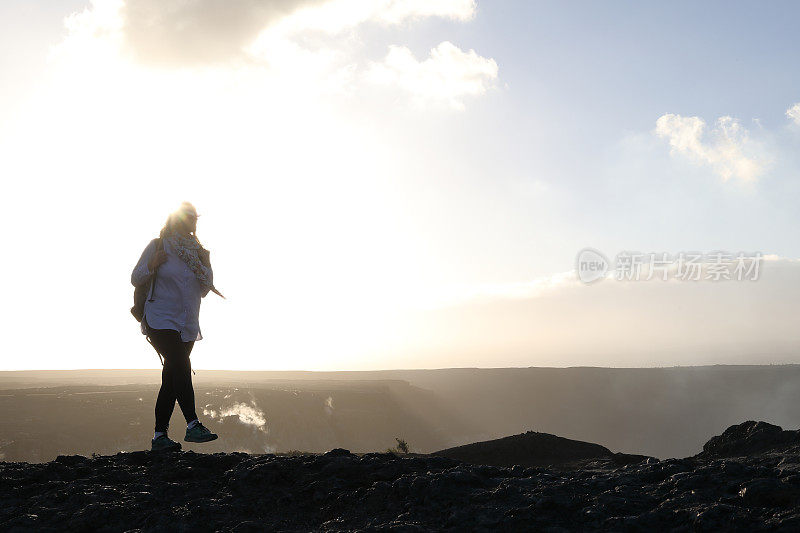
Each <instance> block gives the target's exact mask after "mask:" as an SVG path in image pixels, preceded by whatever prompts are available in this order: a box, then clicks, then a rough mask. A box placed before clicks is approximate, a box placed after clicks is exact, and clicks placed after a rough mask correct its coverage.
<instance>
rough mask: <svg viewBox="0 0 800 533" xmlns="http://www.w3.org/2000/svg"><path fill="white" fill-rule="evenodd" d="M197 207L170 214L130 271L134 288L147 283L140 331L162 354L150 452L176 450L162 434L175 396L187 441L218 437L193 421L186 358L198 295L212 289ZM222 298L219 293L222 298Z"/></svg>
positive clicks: (196, 327)
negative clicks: (199, 227)
mask: <svg viewBox="0 0 800 533" xmlns="http://www.w3.org/2000/svg"><path fill="white" fill-rule="evenodd" d="M197 217H198V215H197V211H196V210H195V208H194V206H193V205H192V204H190V203H189V202H183V203H182V204H181V206H180V208H179V209H178V210H177V211H175V212H174V213H171V214H170V215H169V217H168V218H167V222H166V224H164V227H163V228H162V229H161V234H160V236H159V238H157V239H153V240H152V241H150V244H148V245H147V247H146V248H145V249H144V252H142V256H141V257H140V258H139V262H138V263H137V265H136V267H135V268H134V269H133V273H132V274H131V283H133V285H134V287H142V286H145V285H146V284H150V285H149V292H148V298H147V299H146V300H145V303H144V314H143V316H142V321H141V323H142V333H143V334H145V335H146V336H147V338H148V341H149V342H150V343H151V344H152V345H153V347H154V348H155V349H156V351H157V352H158V354H159V357H161V356H163V357H164V360H163V362H162V365H163V367H164V368H163V370H162V371H161V390H159V391H158V399H157V400H156V408H155V415H156V426H155V434H154V435H153V440H152V446H151V449H152V450H172V449H174V450H179V449H180V448H181V445H180V443H178V442H175V441H173V440H171V439H170V438H169V437H168V436H167V427H168V426H169V419H170V417H171V416H172V411H173V410H174V409H175V400H176V399H177V400H178V405H180V408H181V411H182V412H183V416H184V418H186V423H187V426H186V436H185V438H184V440H185V441H186V442H208V441H211V440H214V439H216V438H217V435H216V434H214V433H212V432H211V431H209V430H208V428H206V427H205V426H204V425H203V424H201V423H200V421H199V420H198V419H197V413H196V412H195V404H194V388H193V387H192V374H191V372H192V365H191V361H190V359H189V357H190V355H191V353H192V348H193V347H194V342H195V341H199V340H201V339H202V338H203V336H202V335H201V333H200V323H199V315H200V299H201V298H203V297H204V296H205V295H206V294H208V291H214V292H215V293H216V294H219V295H220V296H222V294H220V293H219V291H217V290H216V288H214V273H213V271H212V269H211V261H210V252H209V251H208V250H206V249H205V248H203V246H202V245H201V244H200V241H198V240H197V237H196V236H195V234H194V232H195V230H196V228H197ZM223 298H224V296H223Z"/></svg>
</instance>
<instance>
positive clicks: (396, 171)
mask: <svg viewBox="0 0 800 533" xmlns="http://www.w3.org/2000/svg"><path fill="white" fill-rule="evenodd" d="M798 14H800V7H798V6H797V5H796V3H794V2H789V1H783V2H781V1H775V2H769V3H755V2H733V1H725V2H702V3H697V2H670V3H656V2H630V1H627V2H622V1H606V2H589V1H587V2H578V1H570V2H562V1H546V2H545V1H517V2H514V1H507V2H488V1H481V0H426V1H420V0H370V1H366V0H279V1H275V2H270V3H266V2H260V1H257V0H236V1H229V2H225V3H220V2H216V1H213V0H194V1H192V2H185V1H178V0H94V1H91V2H89V1H77V0H59V1H54V0H52V1H51V0H37V1H31V0H0V76H2V81H1V82H0V179H2V187H3V190H4V194H3V195H2V196H0V228H2V230H0V231H2V240H3V245H4V248H5V250H6V252H5V254H4V258H5V260H4V261H2V263H0V275H2V277H3V279H5V280H6V287H5V290H4V296H5V298H4V301H3V305H2V307H0V320H2V323H3V324H4V327H3V331H4V333H5V335H4V346H5V348H4V350H3V352H4V356H3V358H2V362H1V363H0V369H4V370H15V369H48V368H54V369H55V368H59V369H60V368H153V367H157V366H158V358H157V356H156V354H155V353H154V352H153V351H152V349H151V348H150V347H149V346H148V345H147V343H146V342H145V340H144V337H143V336H142V335H141V333H140V332H139V329H138V328H139V324H138V323H136V322H135V320H134V319H133V318H132V317H131V315H130V314H129V312H128V309H129V307H130V305H132V293H133V287H132V286H131V285H130V273H131V270H132V269H133V266H134V265H135V263H136V261H137V260H138V258H139V255H140V254H141V252H142V250H143V249H144V247H145V246H146V244H147V243H148V242H149V241H150V239H152V238H153V237H155V236H157V234H158V231H159V230H160V228H161V226H162V225H163V223H164V220H165V219H166V217H167V215H168V214H169V213H170V212H171V211H172V210H174V209H176V208H177V207H178V206H179V205H180V203H181V202H182V201H184V200H187V201H190V202H192V203H194V205H195V206H197V209H198V211H199V212H200V214H201V217H200V220H199V222H198V229H197V235H198V237H199V238H200V240H201V242H202V243H203V244H204V245H205V246H206V247H207V248H208V249H209V250H211V261H212V265H213V267H214V273H215V282H216V285H217V287H218V288H219V289H220V291H221V292H223V293H224V294H225V295H226V297H227V299H225V300H222V299H220V298H218V297H217V296H216V295H214V294H213V293H212V294H210V295H209V296H207V297H206V298H205V299H204V300H203V305H202V309H201V314H200V324H201V328H202V332H203V337H204V339H203V340H202V341H200V342H198V343H197V345H196V346H195V350H194V351H193V355H192V357H193V361H194V366H195V368H209V369H211V368H213V369H226V368H228V369H266V370H282V369H292V370H360V369H363V370H367V369H370V370H371V369H388V368H443V367H505V366H580V365H591V366H627V367H631V366H634V367H638V366H673V365H699V364H768V363H798V362H800V355H797V347H798V343H800V333H798V332H800V328H797V327H796V325H795V323H796V320H797V318H798V317H797V311H796V310H795V309H796V307H797V305H796V302H797V301H798V299H797V297H798V296H800V283H798V280H800V242H798V239H797V238H796V236H795V234H796V228H798V224H799V223H800V212H798V210H797V209H795V205H796V203H797V199H798V198H799V197H800V184H799V183H798V180H797V178H796V176H797V174H798V170H800V159H798V155H797V154H798V153H800V151H798V147H800V70H798V69H797V68H795V66H796V59H795V57H794V56H795V54H794V52H793V51H794V50H796V49H797V48H798V45H799V44H800V42H798V40H800V38H798V37H797V32H796V31H795V27H796V20H797V18H798ZM587 247H589V248H592V249H594V250H597V251H600V252H601V253H602V254H604V255H605V256H606V257H607V258H608V259H609V264H610V267H611V270H612V271H613V267H614V263H613V261H614V259H615V257H617V255H618V254H620V253H622V252H625V251H636V252H640V253H643V254H648V253H654V254H655V253H659V254H660V253H667V254H670V255H671V256H677V255H678V254H680V253H681V252H688V251H699V252H703V253H708V254H710V253H712V252H713V251H727V252H730V253H731V254H738V253H740V252H741V253H745V254H760V257H762V258H763V261H761V262H760V271H759V276H758V278H757V279H753V280H745V281H740V280H727V281H724V280H723V281H713V280H702V281H698V282H691V281H681V280H677V279H674V278H670V279H669V280H667V281H663V280H658V279H653V280H649V281H644V280H640V281H621V280H618V279H615V278H613V276H612V274H613V272H609V273H608V275H607V276H606V277H605V278H604V279H602V280H600V281H598V282H595V283H591V284H586V283H583V282H581V281H580V279H579V277H578V276H577V272H576V258H577V255H578V253H579V252H580V251H581V250H583V249H585V248H587Z"/></svg>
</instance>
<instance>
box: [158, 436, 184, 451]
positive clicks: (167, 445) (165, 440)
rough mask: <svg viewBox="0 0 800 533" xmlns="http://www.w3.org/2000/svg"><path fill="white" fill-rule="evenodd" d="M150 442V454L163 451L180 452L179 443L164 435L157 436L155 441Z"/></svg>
mask: <svg viewBox="0 0 800 533" xmlns="http://www.w3.org/2000/svg"><path fill="white" fill-rule="evenodd" d="M150 442H151V448H150V451H151V452H160V451H164V450H180V449H181V443H180V442H175V441H174V440H172V439H170V438H169V437H167V436H166V435H159V436H158V438H157V439H153V440H151V441H150Z"/></svg>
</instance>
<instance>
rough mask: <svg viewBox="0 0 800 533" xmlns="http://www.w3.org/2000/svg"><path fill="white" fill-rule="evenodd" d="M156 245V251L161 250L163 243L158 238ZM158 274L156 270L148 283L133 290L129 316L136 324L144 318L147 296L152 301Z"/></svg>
mask: <svg viewBox="0 0 800 533" xmlns="http://www.w3.org/2000/svg"><path fill="white" fill-rule="evenodd" d="M156 240H157V241H158V243H157V244H156V251H158V250H159V249H163V247H164V243H163V241H162V239H161V238H160V237H159V238H158V239H156ZM157 274H158V269H157V268H156V271H155V272H153V277H152V278H151V279H150V283H147V284H145V285H142V286H141V287H136V288H135V289H133V307H131V314H132V315H133V318H135V319H136V321H137V322H141V321H142V317H143V316H144V302H145V300H147V295H148V294H149V295H150V301H151V302H152V301H153V292H154V291H155V288H156V276H157Z"/></svg>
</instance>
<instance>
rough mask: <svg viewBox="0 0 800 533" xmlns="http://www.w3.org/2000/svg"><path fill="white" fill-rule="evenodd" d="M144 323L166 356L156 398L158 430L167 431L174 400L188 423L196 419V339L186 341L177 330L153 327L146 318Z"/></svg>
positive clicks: (152, 339) (155, 343)
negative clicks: (194, 386) (193, 374)
mask: <svg viewBox="0 0 800 533" xmlns="http://www.w3.org/2000/svg"><path fill="white" fill-rule="evenodd" d="M145 325H146V327H147V331H149V332H150V340H151V341H153V344H154V345H155V348H156V349H157V350H158V351H159V353H161V355H162V356H163V357H164V368H163V370H161V390H159V391H158V399H157V400H156V431H163V432H165V433H166V431H167V426H168V425H169V419H170V417H171V416H172V411H173V410H174V409H175V400H178V405H180V407H181V411H182V412H183V417H184V418H185V419H186V422H187V423H189V422H191V421H192V420H194V419H196V418H197V413H196V412H195V410H194V388H193V387H192V362H191V360H190V359H189V356H190V355H191V353H192V348H193V347H194V341H189V342H183V341H182V340H181V335H180V333H179V332H177V331H175V330H174V329H152V328H150V326H149V324H147V320H146V319H145Z"/></svg>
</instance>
